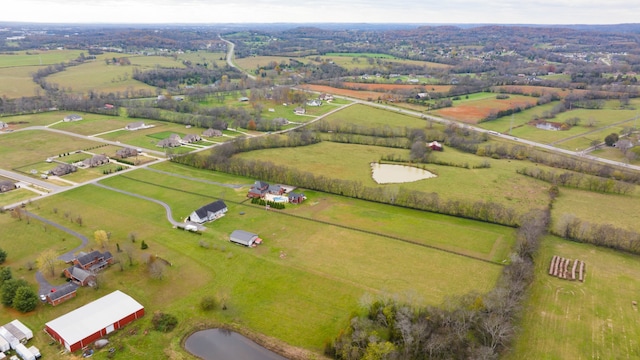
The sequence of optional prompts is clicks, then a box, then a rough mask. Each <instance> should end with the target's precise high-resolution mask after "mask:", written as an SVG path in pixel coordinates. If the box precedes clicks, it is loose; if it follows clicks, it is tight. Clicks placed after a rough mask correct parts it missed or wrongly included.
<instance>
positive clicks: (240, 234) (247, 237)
mask: <svg viewBox="0 0 640 360" xmlns="http://www.w3.org/2000/svg"><path fill="white" fill-rule="evenodd" d="M229 241H231V242H232V243H235V244H239V245H244V246H253V245H254V244H260V243H262V239H260V238H259V237H258V234H254V233H250V232H248V231H244V230H234V231H233V232H232V233H231V235H230V236H229Z"/></svg>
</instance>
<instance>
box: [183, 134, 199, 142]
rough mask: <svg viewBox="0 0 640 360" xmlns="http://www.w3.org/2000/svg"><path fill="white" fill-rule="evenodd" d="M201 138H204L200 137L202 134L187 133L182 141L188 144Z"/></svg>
mask: <svg viewBox="0 0 640 360" xmlns="http://www.w3.org/2000/svg"><path fill="white" fill-rule="evenodd" d="M200 140H202V138H201V137H200V135H197V134H187V135H185V136H184V137H183V138H182V142H185V143H188V144H190V143H194V142H197V141H200Z"/></svg>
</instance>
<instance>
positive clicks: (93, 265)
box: [73, 250, 114, 272]
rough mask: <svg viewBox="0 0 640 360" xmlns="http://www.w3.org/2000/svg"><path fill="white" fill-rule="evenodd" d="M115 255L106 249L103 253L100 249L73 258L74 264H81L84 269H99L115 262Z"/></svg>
mask: <svg viewBox="0 0 640 360" xmlns="http://www.w3.org/2000/svg"><path fill="white" fill-rule="evenodd" d="M113 261H114V260H113V255H111V253H110V252H108V251H105V252H104V253H101V252H100V251H98V250H95V251H92V252H90V253H88V254H85V253H80V256H78V257H76V258H75V259H73V264H74V265H77V266H79V267H80V268H82V269H83V270H88V271H92V272H95V271H99V270H102V269H104V268H106V267H107V266H109V265H111V264H113Z"/></svg>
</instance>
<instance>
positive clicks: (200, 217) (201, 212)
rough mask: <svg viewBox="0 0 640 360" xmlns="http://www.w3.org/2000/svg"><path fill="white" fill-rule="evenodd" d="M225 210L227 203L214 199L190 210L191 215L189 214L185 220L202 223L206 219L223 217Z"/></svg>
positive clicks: (211, 219)
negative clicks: (194, 209)
mask: <svg viewBox="0 0 640 360" xmlns="http://www.w3.org/2000/svg"><path fill="white" fill-rule="evenodd" d="M227 210H228V209H227V205H226V204H225V203H224V201H222V200H218V201H214V202H212V203H210V204H207V205H205V206H203V207H201V208H200V209H198V210H196V211H194V212H192V213H191V215H189V217H188V218H187V221H193V222H195V223H198V224H202V223H205V222H207V221H213V220H217V219H219V218H221V217H223V216H224V214H225V213H226V212H227Z"/></svg>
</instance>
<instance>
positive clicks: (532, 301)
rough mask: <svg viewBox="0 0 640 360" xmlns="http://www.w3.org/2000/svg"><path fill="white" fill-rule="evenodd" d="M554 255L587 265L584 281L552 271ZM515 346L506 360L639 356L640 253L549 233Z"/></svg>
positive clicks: (537, 264)
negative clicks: (572, 279) (626, 252)
mask: <svg viewBox="0 0 640 360" xmlns="http://www.w3.org/2000/svg"><path fill="white" fill-rule="evenodd" d="M554 255H558V256H562V257H564V258H567V259H579V260H581V261H584V262H585V263H586V279H585V281H584V282H583V283H582V282H579V281H568V280H561V279H558V278H554V277H552V276H549V275H548V271H549V264H550V261H551V258H552V257H553V256H554ZM538 259H539V260H538V261H537V263H536V278H535V281H534V283H533V286H532V290H531V295H530V297H529V301H528V302H527V303H526V304H525V306H526V308H527V310H526V311H524V312H523V313H522V314H523V318H522V320H521V322H520V324H518V325H519V327H520V328H521V331H520V333H519V336H518V338H517V340H516V343H515V346H514V348H513V349H512V351H511V352H510V354H508V355H507V356H505V358H506V359H543V358H544V359H634V358H638V357H640V342H639V341H638V338H640V327H638V308H637V306H633V304H632V302H634V301H636V302H637V301H639V296H638V287H639V286H640V280H638V276H637V274H638V273H639V272H640V260H639V259H638V257H637V256H633V255H628V254H624V253H620V252H614V251H611V250H608V249H603V248H597V247H594V246H590V245H585V244H578V243H573V242H569V241H564V240H560V239H557V238H555V237H547V238H546V239H545V240H544V241H543V242H542V246H541V248H540V251H539V252H538Z"/></svg>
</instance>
